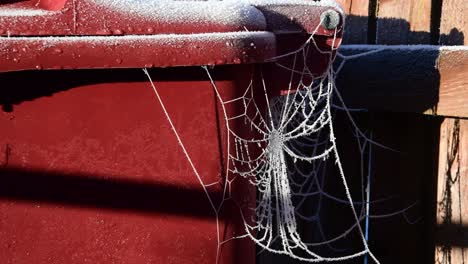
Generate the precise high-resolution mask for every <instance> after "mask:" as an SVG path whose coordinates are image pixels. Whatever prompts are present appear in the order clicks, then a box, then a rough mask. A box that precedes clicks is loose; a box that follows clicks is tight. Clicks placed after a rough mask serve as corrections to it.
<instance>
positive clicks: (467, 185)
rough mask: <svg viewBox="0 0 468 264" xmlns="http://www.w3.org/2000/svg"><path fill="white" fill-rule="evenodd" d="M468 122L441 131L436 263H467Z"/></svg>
mask: <svg viewBox="0 0 468 264" xmlns="http://www.w3.org/2000/svg"><path fill="white" fill-rule="evenodd" d="M467 243H468V120H460V119H453V118H447V119H445V120H444V122H443V123H442V126H441V129H440V147H439V171H438V180H437V234H436V250H435V263H437V264H456V263H467V262H468V248H467V246H468V244H467Z"/></svg>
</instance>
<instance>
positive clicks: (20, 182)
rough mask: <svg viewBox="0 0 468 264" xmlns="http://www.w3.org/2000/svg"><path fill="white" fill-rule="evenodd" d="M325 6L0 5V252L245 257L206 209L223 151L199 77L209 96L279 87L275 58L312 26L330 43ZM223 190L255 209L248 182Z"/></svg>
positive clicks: (34, 1) (220, 217)
mask: <svg viewBox="0 0 468 264" xmlns="http://www.w3.org/2000/svg"><path fill="white" fill-rule="evenodd" d="M319 2H320V1H319ZM325 2H326V1H325ZM330 10H334V11H336V12H339V13H340V14H341V11H340V10H339V7H338V6H335V5H326V4H317V3H316V1H313V0H311V1H309V2H306V1H300V2H299V3H297V4H294V3H291V1H275V2H274V4H269V3H267V1H236V2H233V1H152V0H142V1H129V0H114V1H110V0H39V1H38V0H25V1H15V0H13V1H6V2H5V1H3V2H2V3H0V104H1V107H2V113H1V115H0V117H1V118H0V128H1V129H0V238H1V239H0V262H1V263H15V264H21V263H27V264H31V263H36V264H46V263H47V264H53V263H70V264H73V263H127V264H130V263H255V244H254V243H253V242H252V241H251V240H249V239H248V238H243V239H235V240H232V241H228V242H226V243H220V241H223V240H224V239H226V238H228V237H230V236H233V235H236V234H241V233H242V232H244V231H245V227H244V223H243V219H242V218H241V217H240V214H239V211H238V208H237V207H236V206H235V205H233V204H229V202H226V206H224V207H223V209H222V210H219V211H217V212H216V213H215V212H214V210H213V208H212V207H211V206H210V201H214V202H215V203H216V204H218V203H219V202H220V201H221V200H223V199H225V193H223V187H222V186H221V184H217V183H219V182H221V181H222V177H223V170H224V169H225V166H226V164H225V157H226V155H228V153H227V151H228V150H227V149H226V147H225V146H226V140H227V139H226V137H227V135H226V132H225V131H226V124H225V119H224V117H223V115H222V106H221V105H220V103H219V100H218V99H217V95H216V93H215V92H214V91H213V83H215V85H216V87H217V90H219V91H222V94H221V96H223V98H235V97H238V96H241V95H242V94H243V93H244V91H245V89H246V87H248V86H249V84H250V83H251V82H252V80H253V82H254V83H260V82H261V81H265V82H267V83H269V84H270V85H269V86H268V96H271V97H273V96H281V94H282V93H283V91H284V90H287V87H288V82H289V76H290V74H289V73H288V71H284V70H281V69H278V68H277V67H274V66H275V64H276V63H277V62H278V61H279V60H282V59H281V56H280V55H282V54H287V53H288V52H291V51H294V50H296V49H298V48H299V47H301V45H303V44H304V42H305V41H307V40H308V39H309V38H310V37H311V36H312V35H313V36H312V37H313V38H314V43H316V44H317V45H318V46H319V47H321V48H323V49H324V50H330V46H334V48H337V46H338V44H337V43H339V40H340V38H341V29H340V30H338V34H337V33H336V32H337V31H336V30H331V29H328V28H327V26H326V25H325V24H324V23H323V22H324V17H323V14H324V12H329V11H330ZM325 19H326V18H325ZM342 24H343V21H342V18H341V21H340V22H339V24H338V25H336V27H339V28H341V27H342ZM306 56H307V63H308V64H309V63H310V69H312V71H313V72H314V73H317V74H320V73H323V72H324V71H325V70H326V69H327V67H329V62H330V54H322V53H320V52H316V51H314V52H310V53H309V54H307V55H306ZM142 68H146V69H148V74H149V75H150V76H151V78H152V81H149V79H148V76H147V75H146V74H145V73H144V72H143V71H142ZM260 70H261V71H262V72H263V73H264V74H263V75H262V78H263V79H262V80H260V79H259V77H258V75H257V74H254V73H258V72H259V71H260ZM207 71H208V72H209V73H211V74H210V75H207V73H206V72H207ZM252 76H254V77H252ZM210 77H211V78H212V79H210ZM152 84H153V85H154V88H156V89H157V91H158V93H159V96H160V99H161V100H162V101H163V106H164V107H162V104H161V102H159V101H158V98H157V97H156V96H155V93H154V90H153V89H152V88H153V87H152ZM261 107H265V106H261ZM232 111H238V110H236V109H232ZM168 115H169V116H170V120H171V122H172V123H170V122H168ZM242 125H243V124H242V122H239V124H238V125H237V126H236V128H235V129H238V130H239V131H240V133H249V132H248V130H245V129H243V128H242ZM174 129H175V130H176V132H177V136H176V135H175V133H174V132H175V131H174ZM181 142H183V148H182V147H181ZM187 156H189V157H190V161H189V160H188V159H187ZM194 167H195V169H196V171H197V172H199V177H197V175H195V173H194ZM200 178H201V180H202V181H203V183H206V184H204V185H203V184H200ZM232 193H233V196H235V197H239V199H238V201H239V203H240V204H244V205H246V206H249V205H250V206H252V205H255V189H254V188H253V187H252V185H249V184H246V183H244V182H242V181H239V182H238V183H237V184H236V185H234V186H233V190H232ZM207 195H208V196H209V197H210V200H209V199H208V198H207ZM215 211H216V210H215ZM244 217H254V216H253V215H248V214H247V215H244Z"/></svg>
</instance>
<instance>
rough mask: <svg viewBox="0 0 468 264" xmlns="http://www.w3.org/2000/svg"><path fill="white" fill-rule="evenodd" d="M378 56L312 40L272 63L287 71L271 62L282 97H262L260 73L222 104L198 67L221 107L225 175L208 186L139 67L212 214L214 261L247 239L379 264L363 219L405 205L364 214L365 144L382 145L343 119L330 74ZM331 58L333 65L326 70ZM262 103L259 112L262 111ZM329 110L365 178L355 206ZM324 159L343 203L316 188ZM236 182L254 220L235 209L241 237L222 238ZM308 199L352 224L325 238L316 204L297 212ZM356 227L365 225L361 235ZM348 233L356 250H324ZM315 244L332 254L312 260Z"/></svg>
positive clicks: (308, 255)
mask: <svg viewBox="0 0 468 264" xmlns="http://www.w3.org/2000/svg"><path fill="white" fill-rule="evenodd" d="M317 28H318V27H317ZM336 34H337V32H335V38H334V43H333V44H332V45H331V47H335V46H337V45H335V44H336V43H335V42H336V41H337V40H336ZM311 50H316V51H318V52H319V53H322V54H328V55H329V63H328V65H329V66H328V68H327V70H326V71H325V72H324V74H323V75H322V76H312V73H311V72H312V71H311V70H310V69H309V67H308V65H307V63H305V62H306V59H307V55H308V53H309V52H310V51H311ZM379 51H380V50H373V51H370V52H365V53H362V54H357V55H349V56H346V55H343V54H340V53H336V52H337V51H336V50H335V49H334V48H330V50H321V49H320V48H319V47H318V45H317V43H316V42H315V40H314V34H312V36H311V37H310V38H309V39H308V40H307V41H306V42H305V43H304V44H303V45H302V46H301V47H300V48H299V49H297V50H295V51H293V52H290V53H287V54H284V55H282V56H280V57H276V58H274V60H272V61H277V60H279V59H284V58H289V59H290V61H291V62H292V63H291V65H284V64H281V63H279V62H277V63H276V66H277V67H279V68H281V69H283V70H286V71H288V72H289V73H290V82H289V86H288V88H287V92H286V93H285V95H283V96H276V97H271V98H270V97H269V95H268V87H269V83H267V81H266V80H265V78H264V77H263V75H262V74H263V73H262V71H260V75H261V76H260V80H261V85H260V86H261V87H256V86H255V82H254V81H253V79H252V80H251V82H250V84H249V85H248V87H247V88H246V90H245V92H244V93H243V94H242V95H241V96H239V97H236V98H224V97H223V95H222V91H220V90H219V89H218V87H217V85H216V81H215V79H214V78H213V77H212V74H211V72H210V69H209V68H208V67H203V69H204V70H205V72H206V74H207V76H208V78H209V80H210V81H211V84H212V88H213V90H214V92H215V94H216V97H217V100H218V102H219V104H220V105H221V109H222V116H223V119H224V122H225V128H226V135H227V139H226V147H227V150H226V153H227V155H226V169H225V171H224V172H223V173H224V175H223V177H221V180H220V182H215V183H207V182H204V180H203V177H202V175H203V172H202V171H199V170H198V169H197V166H196V164H194V162H193V160H192V159H191V157H190V154H189V153H188V151H187V148H186V146H185V144H184V142H183V140H182V138H181V137H180V135H179V133H178V130H177V128H176V127H175V126H174V123H173V122H172V119H171V116H170V113H168V111H167V109H166V107H165V105H164V101H163V98H161V95H160V93H159V92H158V89H157V85H155V83H154V82H153V80H152V79H151V76H150V74H149V72H148V71H147V69H144V72H145V74H146V75H147V77H148V79H149V81H150V83H151V87H152V89H153V91H154V93H155V95H156V98H157V100H158V103H159V104H160V106H161V108H162V110H163V112H164V114H165V116H166V118H167V121H168V122H169V124H170V127H171V129H172V131H173V132H174V134H175V136H176V138H177V141H178V143H179V145H180V147H181V149H182V151H183V153H184V155H185V157H186V158H187V161H188V162H189V164H190V167H191V168H192V170H193V173H194V174H195V176H196V177H197V180H198V181H199V183H200V185H201V186H202V187H203V190H204V192H205V194H206V196H207V198H208V201H209V204H210V206H211V208H212V209H213V212H214V214H215V216H216V222H217V245H218V250H217V257H216V262H218V261H219V259H220V249H221V247H222V246H223V245H224V244H225V243H228V242H230V241H232V240H234V239H242V238H250V239H251V240H252V241H254V242H255V243H256V244H257V245H258V246H259V247H260V248H261V251H269V252H273V253H277V254H282V255H287V256H289V257H291V258H294V259H297V260H301V261H305V262H333V261H335V262H339V261H345V260H350V259H355V258H358V257H363V256H364V257H365V259H366V262H367V256H369V257H370V259H372V260H373V261H374V262H375V263H380V262H379V260H378V259H377V258H376V257H375V256H374V254H373V253H372V251H371V250H370V249H369V246H368V243H367V241H368V235H369V234H368V228H367V227H368V225H369V218H379V217H388V216H392V215H396V214H403V215H405V211H406V210H408V209H409V208H410V207H412V206H413V205H410V206H409V207H407V208H405V209H403V210H401V211H398V212H393V213H389V214H387V215H371V214H370V204H371V201H370V164H371V159H370V157H371V155H372V154H371V153H372V146H373V145H374V146H379V147H383V148H386V147H385V146H383V145H381V144H379V143H377V142H375V141H373V140H372V136H371V135H370V134H368V133H365V132H363V131H361V130H360V129H359V128H358V127H357V125H356V123H355V121H354V120H353V117H352V115H351V114H350V111H351V110H350V109H348V108H347V107H346V105H345V104H344V101H343V99H342V98H341V96H340V94H339V92H338V90H337V87H336V84H335V79H336V75H337V74H338V73H339V72H340V70H341V69H342V67H343V66H344V64H345V62H346V61H348V60H351V59H356V58H359V57H361V56H366V55H369V54H372V53H375V52H379ZM335 54H336V55H337V57H339V58H340V60H341V62H340V63H339V64H337V65H335V66H333V60H334V58H335ZM301 61H302V63H301ZM293 79H294V80H295V81H293ZM258 94H260V96H258ZM334 96H335V98H337V99H338V100H337V104H334V101H333V100H332V99H333V97H334ZM262 104H263V105H264V106H265V107H262ZM232 105H236V106H237V107H240V108H241V109H242V110H241V112H240V113H236V114H234V115H233V114H230V111H229V107H230V106H232ZM333 109H339V110H344V112H345V113H346V115H347V116H348V117H349V120H350V122H351V124H352V127H353V128H354V131H355V136H356V139H357V141H358V145H359V152H360V160H361V161H360V162H361V167H362V169H361V172H362V174H363V175H366V179H364V176H362V177H363V178H362V179H361V182H362V184H363V186H362V187H363V188H362V190H361V194H362V197H361V200H360V201H354V200H353V198H352V195H351V190H350V187H349V184H348V180H349V179H347V177H346V176H345V172H344V168H343V165H342V162H341V160H340V155H339V152H338V148H337V144H336V138H335V129H334V126H333V117H334V115H333ZM234 123H235V124H239V123H241V124H244V126H243V129H244V130H248V132H249V133H246V134H247V135H244V134H245V133H244V134H243V133H240V132H239V131H237V130H236V129H235V128H234V125H233V124H234ZM366 155H367V156H368V157H367V161H368V166H367V167H368V169H367V170H365V169H364V168H363V167H365V166H364V164H363V162H364V161H365V160H366ZM330 159H331V160H334V163H335V166H336V168H337V170H338V174H339V177H340V179H341V183H342V187H343V190H344V198H340V197H337V196H334V195H332V194H329V193H327V192H326V191H325V190H324V178H325V175H326V171H327V166H326V164H325V162H326V161H327V160H330ZM304 168H306V170H305V169H304ZM239 178H241V179H244V180H246V181H245V182H248V183H249V184H251V185H253V186H255V188H256V190H257V201H256V206H255V207H254V208H250V209H252V210H254V212H255V217H248V216H246V214H244V210H243V209H241V208H240V206H239V208H240V210H239V212H240V214H241V217H242V219H243V222H244V228H245V233H244V234H242V235H236V236H233V237H229V238H225V239H224V238H222V235H221V231H220V226H219V223H220V221H219V215H220V212H221V210H222V208H223V205H224V204H225V202H226V201H227V200H232V188H231V186H232V184H233V182H234V181H236V180H237V179H239ZM215 184H220V185H221V186H222V188H223V200H222V201H220V202H219V203H218V202H216V201H215V200H214V199H213V198H212V197H211V196H210V192H209V191H208V188H209V187H210V186H213V185H215ZM311 198H312V199H315V200H321V199H330V200H332V201H334V202H336V203H339V204H344V205H346V206H347V207H348V208H349V209H348V210H349V211H350V212H351V216H352V218H353V219H354V220H353V223H352V224H351V225H350V226H349V228H347V229H346V230H344V231H343V232H341V233H340V234H339V235H336V236H334V237H331V238H330V237H326V236H325V234H324V232H323V230H322V227H321V226H322V223H321V219H320V216H319V214H320V209H321V208H320V203H318V205H317V206H316V208H315V210H313V211H314V212H313V213H312V214H308V215H306V214H304V212H303V211H304V210H302V209H301V207H304V206H306V204H307V200H308V199H311ZM373 202H376V201H373ZM349 211H348V213H349ZM405 218H406V215H405ZM363 221H365V227H366V228H365V230H364V228H363V223H362V222H363ZM408 221H409V219H408ZM303 222H312V223H315V224H316V225H317V227H318V237H319V239H318V240H317V241H309V240H308V239H305V238H304V237H303V234H301V232H300V230H299V227H298V226H299V225H300V223H303ZM353 231H354V232H357V234H358V236H359V238H360V240H361V242H362V250H360V251H358V252H354V253H349V254H348V253H347V254H343V253H342V250H339V249H336V248H335V247H333V246H332V243H334V242H336V241H338V240H341V239H343V238H345V237H346V236H348V235H349V234H350V233H351V232H353ZM320 246H329V247H330V248H331V249H332V250H333V252H335V254H333V256H325V255H322V254H319V253H318V252H317V251H315V248H317V247H320Z"/></svg>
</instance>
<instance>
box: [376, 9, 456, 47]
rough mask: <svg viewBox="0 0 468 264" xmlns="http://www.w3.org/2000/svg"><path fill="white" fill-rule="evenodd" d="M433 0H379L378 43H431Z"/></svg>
mask: <svg viewBox="0 0 468 264" xmlns="http://www.w3.org/2000/svg"><path fill="white" fill-rule="evenodd" d="M462 1H463V0H462ZM431 2H432V1H431V0H386V1H379V6H378V20H377V44H391V45H392V44H429V42H430V39H431V35H430V31H431V5H432V4H431Z"/></svg>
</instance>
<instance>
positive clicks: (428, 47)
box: [340, 44, 468, 51]
mask: <svg viewBox="0 0 468 264" xmlns="http://www.w3.org/2000/svg"><path fill="white" fill-rule="evenodd" d="M340 49H341V50H401V49H404V50H429V51H434V50H441V51H445V50H447V51H467V50H468V46H436V45H359V44H357V45H343V46H341V47H340Z"/></svg>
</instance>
